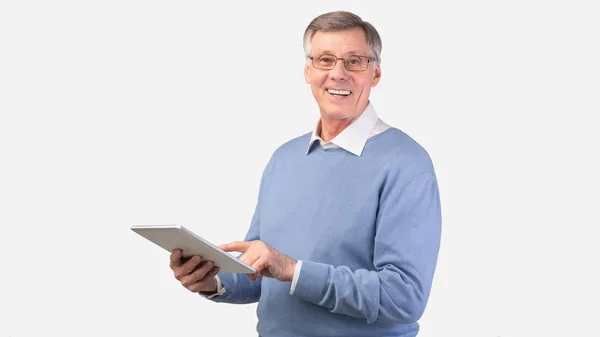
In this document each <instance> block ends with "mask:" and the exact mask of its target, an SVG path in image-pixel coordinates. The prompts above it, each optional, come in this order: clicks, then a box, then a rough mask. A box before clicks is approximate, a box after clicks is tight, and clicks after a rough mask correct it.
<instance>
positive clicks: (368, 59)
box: [308, 54, 377, 72]
mask: <svg viewBox="0 0 600 337" xmlns="http://www.w3.org/2000/svg"><path fill="white" fill-rule="evenodd" d="M323 56H331V57H333V58H334V59H335V62H334V63H333V67H331V68H319V67H317V66H316V65H315V57H314V56H308V58H309V59H311V61H312V62H311V63H312V65H313V68H315V69H320V70H333V69H334V68H335V67H336V66H337V63H338V61H339V60H344V63H343V64H344V69H346V70H348V71H352V72H361V71H365V70H367V69H368V68H369V64H370V63H371V62H375V61H377V59H376V58H374V57H368V56H365V55H352V56H358V57H364V58H366V59H367V65H366V66H365V69H362V70H350V69H348V67H346V58H347V57H337V56H335V55H332V54H323V55H319V57H323ZM352 56H349V57H352Z"/></svg>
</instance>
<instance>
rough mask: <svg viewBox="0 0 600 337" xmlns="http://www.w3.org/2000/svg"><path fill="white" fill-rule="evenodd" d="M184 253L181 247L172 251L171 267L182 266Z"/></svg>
mask: <svg viewBox="0 0 600 337" xmlns="http://www.w3.org/2000/svg"><path fill="white" fill-rule="evenodd" d="M182 254H183V252H182V251H181V249H175V250H174V251H173V252H171V256H170V265H171V268H173V267H178V266H181V256H182Z"/></svg>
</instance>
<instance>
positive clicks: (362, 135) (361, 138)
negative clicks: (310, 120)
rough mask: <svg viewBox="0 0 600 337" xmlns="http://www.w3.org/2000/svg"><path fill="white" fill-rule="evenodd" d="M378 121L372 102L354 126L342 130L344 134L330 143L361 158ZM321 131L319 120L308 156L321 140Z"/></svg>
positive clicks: (311, 138)
mask: <svg viewBox="0 0 600 337" xmlns="http://www.w3.org/2000/svg"><path fill="white" fill-rule="evenodd" d="M377 119H378V117H377V113H376V112H375V109H374V108H373V105H372V104H371V102H369V104H368V105H367V108H366V109H365V111H363V113H361V114H360V116H358V118H357V119H356V120H355V121H354V122H352V124H350V125H348V127H346V128H345V129H344V130H342V132H340V134H339V135H337V136H336V137H335V138H333V139H332V140H331V141H330V142H331V143H333V144H335V145H337V146H339V147H341V148H343V149H344V150H346V151H348V152H350V153H353V154H355V155H357V156H360V155H361V153H362V151H363V149H364V147H365V144H366V143H367V139H369V136H370V135H371V131H373V127H375V124H377ZM320 131H321V120H320V119H319V121H318V122H317V126H316V127H315V129H314V130H313V133H312V136H311V137H310V142H309V143H308V150H307V151H306V153H307V154H308V153H309V152H310V149H311V147H312V144H313V142H314V141H315V140H321V137H319V136H318V134H319V133H320Z"/></svg>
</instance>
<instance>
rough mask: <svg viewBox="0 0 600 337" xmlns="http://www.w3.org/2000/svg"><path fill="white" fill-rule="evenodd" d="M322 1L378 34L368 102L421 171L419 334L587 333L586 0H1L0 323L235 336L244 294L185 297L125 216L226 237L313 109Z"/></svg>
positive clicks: (593, 183)
mask: <svg viewBox="0 0 600 337" xmlns="http://www.w3.org/2000/svg"><path fill="white" fill-rule="evenodd" d="M339 9H345V10H351V11H354V12H356V13H357V14H359V15H360V16H362V18H363V19H365V20H367V21H369V22H372V23H373V24H374V25H375V26H376V27H377V28H378V30H379V32H380V34H381V36H382V39H383V53H382V57H383V62H382V65H381V67H382V70H383V77H382V80H381V82H380V83H379V85H378V87H377V88H375V89H374V91H373V92H372V96H371V99H372V102H373V104H374V106H375V108H376V109H377V112H378V113H379V115H380V117H381V118H382V119H383V120H384V121H386V122H387V123H389V124H391V125H393V126H396V127H399V128H401V129H402V130H404V131H405V132H407V133H408V134H409V135H411V136H412V137H413V138H415V139H416V140H417V141H418V142H420V143H421V144H422V145H423V146H424V147H425V148H426V149H427V150H428V151H429V153H430V155H431V156H432V158H433V160H434V164H435V167H436V170H437V174H438V179H439V183H440V188H441V197H442V203H443V205H442V206H443V215H444V222H443V238H442V247H441V251H440V256H439V263H438V269H437V272H436V277H435V281H434V286H433V291H432V293H431V297H430V301H429V305H428V307H427V310H426V312H425V315H424V316H423V318H422V319H421V321H420V322H421V333H420V335H419V336H423V337H433V336H462V337H467V336H469V337H470V336H473V337H483V336H491V337H497V336H501V337H514V336H522V337H526V336H527V337H529V336H578V337H579V336H598V335H599V333H600V329H599V328H598V327H597V323H596V321H597V313H598V309H597V303H598V301H600V297H599V291H598V290H597V289H598V282H599V281H600V278H599V277H598V275H597V270H598V262H597V261H596V260H597V258H598V257H599V256H600V249H599V248H598V246H597V238H598V235H597V233H598V225H600V217H599V216H598V206H599V201H600V196H599V192H598V191H599V188H600V182H599V179H598V171H599V169H600V165H599V164H598V158H599V152H600V151H599V149H598V148H599V144H600V136H598V125H599V124H600V123H599V122H597V120H598V115H599V114H600V104H599V94H600V80H599V79H600V67H599V63H600V62H599V60H600V48H599V44H600V42H599V41H600V33H599V32H600V25H599V20H598V17H599V15H600V12H599V10H598V5H596V2H595V1H587V2H586V1H562V2H560V1H494V2H492V1H436V2H432V1H401V2H391V1H390V2H383V1H381V2H375V1H364V0H363V1H318V2H307V1H301V2H293V3H287V2H283V1H281V2H275V1H272V2H268V3H267V2H246V1H240V2H238V3H235V4H232V3H230V2H218V1H209V2H202V3H201V2H200V1H124V0H119V1H37V2H33V1H2V2H1V4H0V113H1V115H0V116H1V117H0V160H1V165H0V225H1V226H2V227H1V228H2V230H1V232H0V233H1V234H0V259H1V263H0V268H2V276H1V278H0V309H1V313H0V314H1V316H0V317H1V318H0V336H11V337H17V336H51V335H52V336H107V335H113V336H142V335H143V336H165V335H170V336H184V335H185V336H205V335H208V332H212V333H214V334H215V335H222V336H234V335H235V336H254V335H255V325H256V316H255V308H256V307H255V305H254V304H253V305H244V306H235V305H226V304H215V303H212V302H209V301H206V300H204V299H202V298H200V297H199V296H196V295H194V294H192V293H190V292H188V291H187V290H185V289H184V288H183V287H182V286H181V285H180V284H178V282H177V281H176V280H175V279H174V278H173V276H172V273H171V270H170V269H169V267H168V253H167V252H165V251H162V250H160V249H159V248H158V247H156V246H154V245H152V244H150V243H149V242H147V241H145V240H144V239H143V238H141V237H139V236H137V235H136V234H134V233H133V232H132V231H131V230H130V229H129V226H130V224H132V223H153V224H161V223H179V224H184V225H186V226H187V227H189V228H190V229H192V230H194V231H196V232H198V233H200V234H201V235H203V236H205V237H206V238H208V239H210V240H212V241H214V242H216V243H224V242H228V241H232V240H239V239H242V238H243V236H244V235H245V233H246V229H247V227H248V224H249V222H250V219H251V216H252V212H253V210H254V205H255V202H256V196H257V192H258V184H259V179H260V174H261V172H262V169H263V168H264V165H265V164H266V162H267V160H268V159H269V157H270V155H271V153H272V152H273V150H275V148H276V147H277V146H279V145H280V144H281V143H283V142H285V141H287V140H289V139H291V138H294V137H296V136H298V135H301V134H303V133H306V132H309V131H310V130H311V129H312V128H313V126H314V125H315V123H316V120H317V118H318V112H317V105H316V103H315V101H314V99H313V98H312V95H311V93H310V88H309V86H308V85H306V84H305V82H304V78H303V75H302V69H303V65H304V59H303V51H302V34H303V31H304V28H305V27H306V25H308V23H309V22H310V20H311V19H312V18H314V17H315V16H317V15H319V14H321V13H324V12H327V11H331V10H339ZM227 319H231V320H235V322H230V323H227V324H224V325H222V326H220V327H219V329H222V331H221V333H219V334H217V333H216V329H217V327H216V326H217V324H218V323H219V322H226V320H227ZM211 335H212V334H211Z"/></svg>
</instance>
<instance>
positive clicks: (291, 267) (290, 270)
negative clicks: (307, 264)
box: [286, 260, 298, 282]
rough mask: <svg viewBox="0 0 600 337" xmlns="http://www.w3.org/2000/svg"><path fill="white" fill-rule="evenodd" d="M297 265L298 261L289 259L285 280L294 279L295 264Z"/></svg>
mask: <svg viewBox="0 0 600 337" xmlns="http://www.w3.org/2000/svg"><path fill="white" fill-rule="evenodd" d="M297 265H298V261H296V260H291V263H290V264H289V268H288V272H287V278H286V281H287V282H292V281H293V280H294V274H295V273H296V266H297Z"/></svg>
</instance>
